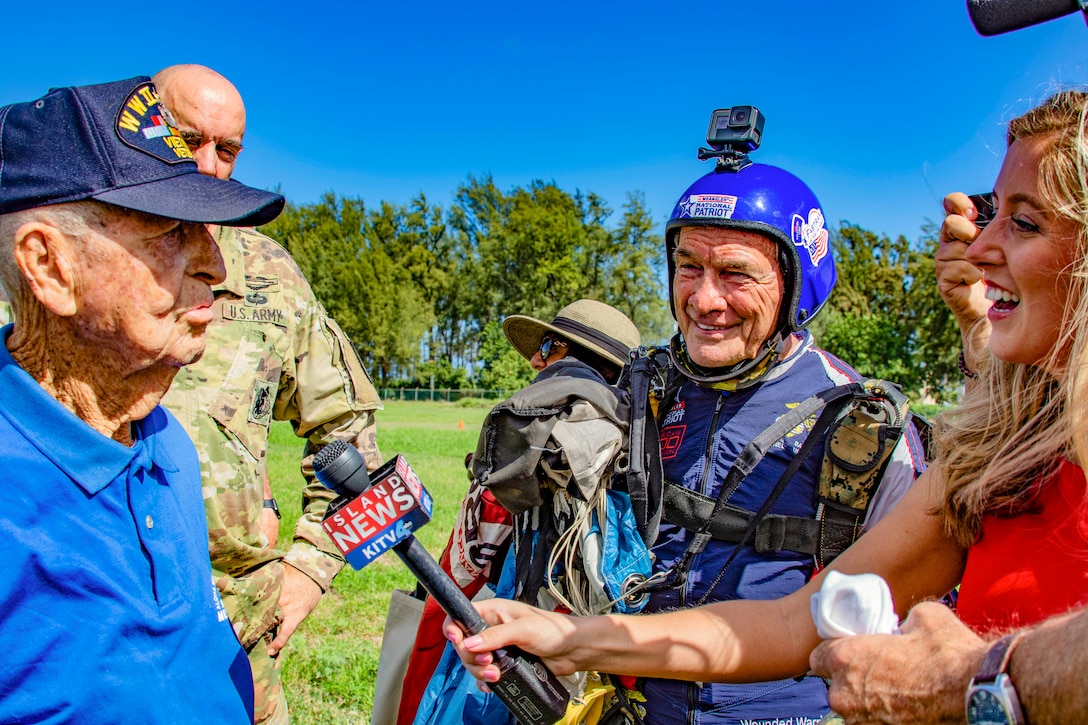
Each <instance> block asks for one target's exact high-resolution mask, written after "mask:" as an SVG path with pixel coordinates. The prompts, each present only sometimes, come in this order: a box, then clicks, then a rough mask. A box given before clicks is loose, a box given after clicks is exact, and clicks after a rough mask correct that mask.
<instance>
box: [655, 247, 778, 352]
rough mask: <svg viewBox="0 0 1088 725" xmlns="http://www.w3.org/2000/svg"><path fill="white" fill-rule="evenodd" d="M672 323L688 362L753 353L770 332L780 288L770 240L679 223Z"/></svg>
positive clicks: (773, 249)
mask: <svg viewBox="0 0 1088 725" xmlns="http://www.w3.org/2000/svg"><path fill="white" fill-rule="evenodd" d="M673 257H674V260H675V263H676V274H675V277H674V278H673V298H674V300H673V301H674V303H675V307H676V322H677V324H678V325H679V327H680V332H681V333H682V334H683V336H684V341H685V342H686V343H687V349H688V354H689V355H690V356H691V359H692V361H693V362H695V363H696V364H697V365H701V366H703V367H707V368H716V367H728V366H730V365H735V364H736V363H738V362H740V361H742V360H750V359H753V358H755V357H756V355H757V354H758V352H759V350H760V348H761V347H762V345H763V343H764V342H765V341H766V340H767V339H768V338H770V336H771V335H772V333H774V330H775V325H776V323H777V321H778V310H779V308H780V307H781V305H782V295H783V292H784V289H785V286H784V282H783V278H782V271H781V270H780V269H779V265H778V254H777V250H776V248H775V245H774V242H772V241H771V240H770V239H768V238H767V237H765V236H763V235H761V234H757V233H755V232H749V231H742V230H739V229H722V228H721V227H684V228H683V229H681V230H680V238H679V241H678V242H677V245H676V250H675V251H674V252H673Z"/></svg>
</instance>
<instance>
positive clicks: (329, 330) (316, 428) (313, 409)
mask: <svg viewBox="0 0 1088 725" xmlns="http://www.w3.org/2000/svg"><path fill="white" fill-rule="evenodd" d="M302 284H305V281H304V280H303V282H302ZM306 291H307V292H309V285H306ZM310 296H311V304H310V305H309V307H308V309H309V310H310V314H308V315H303V319H302V320H300V323H299V330H298V334H297V335H296V341H295V344H296V349H295V351H294V369H293V370H287V369H286V368H285V370H284V375H283V378H284V379H283V381H282V382H281V388H280V392H279V394H278V395H277V400H276V410H275V417H276V418H277V419H278V420H289V421H291V424H292V425H293V426H294V429H295V433H296V435H298V436H299V437H302V438H305V439H306V447H305V451H304V458H303V460H302V475H303V477H304V478H305V480H306V486H305V488H304V489H303V492H302V516H301V517H300V518H299V519H298V522H297V524H296V525H295V533H294V540H293V542H292V545H291V547H290V549H288V551H287V554H286V556H285V557H284V561H285V562H286V563H288V564H290V565H291V566H293V567H295V568H297V569H299V570H300V571H302V572H304V573H305V574H306V575H307V576H309V577H310V578H311V579H313V580H314V581H315V582H317V584H318V585H319V586H320V587H321V588H322V589H323V590H324V589H327V588H328V586H329V584H330V583H331V582H332V579H333V577H334V576H336V574H337V573H338V572H339V571H340V569H341V568H342V567H343V565H344V560H343V559H342V558H341V556H340V555H339V553H338V552H337V551H336V548H335V547H334V546H333V544H332V542H331V541H330V540H329V538H328V535H327V534H326V533H325V531H324V529H322V528H321V519H322V517H323V516H324V515H325V511H326V510H327V509H328V506H329V503H330V501H332V499H333V498H334V496H333V495H332V493H331V492H330V491H328V490H327V489H326V488H325V487H324V486H322V485H321V484H320V483H318V482H317V481H316V480H315V478H314V474H313V457H314V455H315V454H316V453H317V451H318V450H320V449H321V448H322V447H323V446H325V445H326V444H328V443H329V442H331V441H333V440H343V441H347V442H349V443H352V444H353V445H355V447H356V448H358V449H359V451H360V452H361V453H362V454H363V456H364V457H365V458H366V460H367V467H368V468H369V469H370V470H374V469H375V468H377V467H378V466H380V465H381V462H382V460H381V453H380V452H379V450H378V445H377V435H376V430H375V422H374V411H376V410H379V409H381V407H382V406H381V401H380V399H379V398H378V391H377V390H376V389H375V388H374V385H373V383H372V382H371V380H370V376H369V375H368V374H367V372H366V370H365V369H364V368H363V365H362V362H361V361H360V360H359V356H358V354H357V353H356V351H355V347H354V346H353V345H352V343H351V341H350V340H349V339H348V338H347V336H346V335H345V334H344V333H343V331H342V330H341V329H340V326H339V325H337V324H336V322H335V321H334V320H332V319H331V318H330V317H329V316H328V315H327V314H326V312H325V310H324V308H323V307H322V306H321V304H320V303H319V302H318V301H317V300H316V299H315V298H312V292H310Z"/></svg>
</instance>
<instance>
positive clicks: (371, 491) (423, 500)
mask: <svg viewBox="0 0 1088 725" xmlns="http://www.w3.org/2000/svg"><path fill="white" fill-rule="evenodd" d="M371 481H372V485H371V487H370V488H368V489H367V490H366V491H364V492H363V493H361V494H359V495H358V496H356V497H355V498H352V499H342V500H341V501H338V502H336V503H334V504H333V505H332V506H330V507H329V511H328V513H327V514H326V515H325V518H324V520H323V521H322V522H321V525H322V527H324V529H325V531H326V533H328V535H329V537H330V538H331V539H332V542H333V544H335V545H336V548H337V549H339V550H340V553H342V554H343V555H344V558H345V559H347V562H348V563H349V564H351V566H352V567H353V568H355V569H362V568H363V567H364V566H366V565H367V564H369V563H370V562H372V561H374V560H375V559H377V558H378V557H379V556H381V555H382V554H384V553H385V552H387V551H389V549H391V548H393V547H394V546H395V545H396V544H399V543H400V542H401V541H404V540H405V539H407V538H408V537H409V536H411V535H412V534H413V533H414V532H415V530H416V529H418V528H419V527H420V526H423V525H424V524H425V523H427V522H428V521H430V520H431V514H432V512H433V510H434V499H433V498H431V495H430V494H429V493H427V490H426V489H425V488H423V484H422V483H421V482H420V480H419V477H418V476H416V474H415V472H414V471H413V470H412V468H411V467H410V466H409V465H408V462H407V461H405V460H404V456H399V455H398V456H397V457H396V458H394V459H393V460H391V461H388V462H387V463H386V464H385V465H383V466H382V467H381V468H379V469H378V470H377V471H375V472H374V473H373V474H372V475H371Z"/></svg>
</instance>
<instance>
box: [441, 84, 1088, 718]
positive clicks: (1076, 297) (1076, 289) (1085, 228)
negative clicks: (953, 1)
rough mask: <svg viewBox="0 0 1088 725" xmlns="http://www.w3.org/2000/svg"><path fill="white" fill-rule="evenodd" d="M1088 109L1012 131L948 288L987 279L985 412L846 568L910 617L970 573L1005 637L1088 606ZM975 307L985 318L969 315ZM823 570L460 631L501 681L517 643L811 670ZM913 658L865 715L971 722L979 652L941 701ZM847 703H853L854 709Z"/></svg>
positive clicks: (692, 670)
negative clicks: (814, 598)
mask: <svg viewBox="0 0 1088 725" xmlns="http://www.w3.org/2000/svg"><path fill="white" fill-rule="evenodd" d="M1086 115H1088V94H1085V93H1083V92H1079V91H1067V92H1063V93H1059V94H1057V95H1055V96H1053V97H1052V98H1050V99H1049V100H1047V101H1046V102H1045V103H1043V104H1042V105H1041V106H1039V107H1037V108H1035V109H1033V110H1032V111H1031V112H1029V113H1027V114H1025V115H1024V116H1022V117H1020V118H1017V119H1016V120H1014V121H1013V122H1012V123H1011V124H1010V125H1009V131H1008V149H1007V154H1006V157H1005V160H1004V163H1003V165H1002V168H1001V172H1000V174H999V175H998V178H997V181H996V183H995V186H994V198H995V205H996V209H997V212H996V219H995V220H994V221H993V222H991V224H990V225H989V226H987V227H986V229H985V230H984V231H983V232H982V233H981V234H979V235H978V237H977V239H974V241H973V242H972V243H971V244H970V245H969V247H968V248H967V250H966V256H965V260H966V262H968V263H969V264H970V265H971V266H973V267H975V268H977V270H979V271H980V272H981V280H982V281H981V282H978V281H976V282H974V285H968V284H967V282H968V281H969V280H966V279H965V280H964V289H962V290H957V291H952V290H950V291H949V294H948V298H949V304H950V305H952V306H953V309H957V308H956V302H957V301H959V302H965V303H966V298H967V297H968V296H969V295H970V294H971V292H970V290H969V289H967V288H968V287H972V288H973V289H976V290H977V289H978V288H979V285H980V284H982V285H984V286H985V291H984V296H985V298H986V299H987V300H989V302H990V305H989V309H988V310H986V312H985V314H986V317H987V320H988V323H989V326H990V330H989V342H988V352H986V351H979V354H978V355H977V356H972V357H971V358H969V363H970V364H973V365H975V367H976V370H975V372H976V373H977V375H978V376H979V377H978V379H977V381H976V382H975V383H974V385H973V390H972V394H971V396H969V400H968V402H967V405H965V406H964V407H963V408H962V409H961V410H959V411H958V412H956V413H955V414H953V415H950V416H948V417H946V418H945V419H944V420H943V421H942V422H941V424H940V426H939V429H938V450H939V453H938V459H937V461H936V464H935V465H934V466H932V467H931V468H930V469H929V470H928V471H927V472H926V473H925V474H924V475H923V476H922V477H921V478H920V479H919V480H918V482H917V483H916V484H915V486H914V487H913V488H912V489H911V491H910V492H909V493H908V494H907V495H906V496H905V497H904V499H903V500H902V501H901V502H900V504H899V505H898V506H897V507H896V508H895V509H893V510H892V512H891V513H890V514H889V515H888V516H887V518H885V519H884V520H883V521H881V522H880V523H879V524H878V525H877V526H875V527H874V528H873V529H872V530H871V531H869V532H868V533H867V534H866V535H865V536H863V537H862V538H861V539H859V541H858V542H857V543H856V544H855V545H854V546H852V547H851V548H850V549H848V550H847V551H846V553H844V554H843V555H842V556H840V557H839V558H838V559H836V560H835V562H834V564H833V565H832V566H831V567H830V568H832V569H835V570H838V571H841V572H844V573H860V572H875V573H878V574H880V575H881V576H883V577H884V579H886V580H887V582H888V583H889V585H890V586H891V589H892V593H893V598H894V599H895V604H896V608H897V611H899V612H908V611H909V610H910V608H911V607H912V606H913V605H914V604H916V603H918V602H920V601H923V600H926V599H930V598H935V597H939V596H941V595H943V594H944V593H946V592H947V591H949V590H950V589H951V588H952V587H954V586H955V585H956V584H957V583H960V582H961V581H962V582H963V584H962V587H961V593H960V616H961V617H962V618H963V619H964V621H965V622H966V623H967V624H968V625H969V626H970V627H971V628H972V629H973V630H974V631H976V632H978V633H979V634H982V635H986V636H990V637H992V636H993V635H995V634H997V633H1001V632H1004V631H1006V630H1009V629H1012V628H1015V627H1020V626H1027V625H1030V624H1033V623H1035V622H1038V621H1040V620H1043V619H1045V618H1047V617H1049V616H1051V615H1053V614H1057V613H1060V612H1064V611H1066V610H1068V609H1069V608H1071V607H1074V606H1078V605H1080V604H1083V603H1086V602H1088V543H1086V541H1085V537H1086V536H1088V509H1086V506H1085V501H1086V498H1088V496H1086V486H1085V480H1084V474H1083V472H1082V466H1083V464H1084V462H1085V461H1088V421H1085V420H1084V418H1085V416H1086V415H1088V413H1086V412H1085V411H1086V409H1088V405H1086V402H1088V398H1086V394H1088V391H1085V390H1084V388H1085V386H1086V385H1088V382H1086V378H1088V352H1086V351H1085V347H1086V346H1088V313H1086V312H1085V310H1084V309H1083V308H1084V306H1085V303H1086V302H1088V296H1086V294H1085V292H1086V287H1088V190H1086V184H1085V175H1086V173H1088V168H1086V167H1088V139H1086V134H1088V131H1086V124H1088V120H1086ZM968 213H969V214H970V212H968ZM972 218H973V216H972ZM956 221H958V220H956ZM951 227H952V224H951V223H950V224H946V231H947V230H949V229H950V228H951ZM973 236H974V235H973V234H972V235H971V236H970V237H966V238H972V237H973ZM961 238H963V237H961ZM975 294H976V298H977V294H978V293H977V292H975ZM957 314H958V316H960V319H961V323H966V322H970V320H967V319H965V317H964V315H967V314H969V312H968V309H967V307H966V306H965V305H961V306H960V308H958V309H957ZM983 336H985V331H983ZM822 578H823V577H822V576H816V577H814V578H813V580H812V581H811V582H810V583H809V584H808V585H807V586H805V587H804V588H803V589H801V590H799V591H798V592H796V593H794V594H792V595H790V596H788V597H785V598H783V599H779V600H775V601H730V602H720V603H716V604H711V605H707V606H704V607H699V608H695V609H688V610H682V611H676V612H670V613H667V614H655V615H652V616H617V615H608V616H602V617H588V618H574V617H564V616H561V615H556V614H553V613H548V612H542V611H539V610H535V609H533V608H530V607H527V606H525V605H522V604H517V603H513V602H507V601H501V600H495V601H491V602H486V603H482V604H481V605H480V609H481V611H482V612H483V614H484V617H485V618H486V619H487V620H488V621H489V622H492V623H493V624H494V625H495V626H493V627H491V628H490V629H488V630H486V631H485V632H483V633H482V634H480V635H477V636H474V637H469V638H467V639H463V636H462V635H461V634H460V633H459V631H457V630H456V628H455V627H452V626H447V633H448V636H449V637H450V638H451V639H452V640H453V641H454V642H455V643H456V644H457V646H458V649H459V653H460V655H461V658H462V661H463V662H464V663H465V665H466V667H468V669H469V670H470V671H471V672H472V673H473V675H475V676H476V677H478V678H479V679H481V680H483V681H484V682H493V681H495V680H496V679H497V677H498V671H497V668H496V667H495V666H494V664H492V662H491V656H490V654H489V653H490V651H491V650H493V649H495V648H497V647H500V646H504V645H508V644H516V645H519V646H521V647H523V648H524V649H526V650H529V651H532V652H535V653H537V654H539V655H541V656H542V657H543V658H544V661H545V662H546V663H547V664H548V666H549V667H551V668H552V670H553V671H554V672H556V673H557V674H564V673H569V672H573V671H577V670H585V669H596V670H600V671H604V672H617V673H623V674H633V675H646V676H656V677H669V678H678V679H686V680H697V681H712V680H713V681H759V680H770V679H774V678H781V677H787V676H791V675H799V674H802V673H804V672H805V671H806V670H807V669H808V667H809V656H810V653H812V651H813V649H814V648H815V647H816V646H817V645H818V644H819V643H820V639H819V636H818V635H817V633H816V630H815V627H814V625H813V622H812V616H811V614H810V608H809V599H810V596H811V595H812V594H813V593H814V592H815V591H817V590H818V588H819V586H820V583H821V581H822ZM932 606H937V605H932ZM922 614H923V615H924V617H923V618H924V619H925V620H926V621H935V622H936V623H937V624H939V625H940V627H937V628H936V629H939V630H940V631H941V633H942V636H943V637H944V640H943V641H938V640H937V639H936V638H933V644H934V648H936V645H937V644H942V643H943V642H950V643H954V642H956V641H959V640H957V639H956V637H954V636H952V634H951V633H950V632H951V631H955V632H958V633H960V635H961V638H962V633H963V631H965V628H964V627H962V625H959V624H958V623H954V622H953V623H951V625H950V624H949V622H948V621H947V620H945V619H943V618H942V617H944V616H946V615H944V614H943V613H934V612H933V611H932V610H931V609H929V608H925V609H923V610H922ZM947 616H950V615H947ZM952 625H954V626H952ZM950 627H951V629H950ZM905 629H907V630H908V631H910V629H911V627H910V623H909V622H908V623H907V624H906V625H905ZM968 634H969V637H971V638H975V639H974V640H971V641H972V644H973V643H974V642H975V641H977V635H974V634H970V633H968ZM908 636H909V635H908ZM904 639H906V638H904ZM972 651H975V650H972ZM821 664H823V663H821ZM898 664H899V665H900V667H898V668H888V669H898V673H897V676H898V680H897V681H896V682H892V681H891V680H890V679H889V680H888V681H886V682H880V683H873V685H874V688H877V686H878V685H879V687H880V688H882V689H881V690H880V692H879V697H874V698H873V701H879V704H881V705H882V706H883V707H884V710H883V711H881V712H879V713H876V714H872V713H870V714H864V713H863V712H862V711H861V710H859V711H858V716H859V717H860V718H861V720H862V721H867V720H868V719H869V718H876V719H891V718H894V717H899V718H901V719H902V720H903V721H919V720H940V719H942V718H952V719H958V720H959V721H960V722H962V721H963V717H964V712H965V707H964V690H965V689H966V687H967V680H968V679H969V678H970V675H971V674H973V671H972V670H971V669H970V666H977V664H978V658H977V657H976V658H975V659H974V660H973V661H972V662H971V663H970V665H969V667H968V669H966V670H964V671H963V672H959V673H957V676H958V678H959V680H958V692H956V693H955V697H951V696H950V695H949V694H948V692H947V691H945V690H941V696H940V697H933V696H932V695H933V689H934V688H935V687H938V689H939V683H937V682H936V680H937V679H938V676H937V675H938V674H939V673H935V672H934V667H933V666H932V664H931V663H930V662H929V661H927V660H925V659H917V660H916V661H910V660H903V661H900V662H899V663H898ZM854 674H855V675H857V673H854ZM859 676H860V675H859ZM908 680H909V682H907V681H908ZM947 689H948V688H947V687H946V690H947ZM953 689H954V688H953ZM831 704H832V706H833V707H835V708H837V709H840V706H841V704H842V703H840V702H838V701H836V700H834V699H833V700H832V703H831ZM1033 715H1034V714H1033ZM1009 722H1015V720H1009ZM1032 722H1033V723H1034V722H1036V719H1035V718H1034V716H1033V719H1032Z"/></svg>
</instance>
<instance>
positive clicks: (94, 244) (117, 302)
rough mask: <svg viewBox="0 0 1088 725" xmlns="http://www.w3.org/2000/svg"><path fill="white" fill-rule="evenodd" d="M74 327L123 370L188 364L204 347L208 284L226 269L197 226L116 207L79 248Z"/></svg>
mask: <svg viewBox="0 0 1088 725" xmlns="http://www.w3.org/2000/svg"><path fill="white" fill-rule="evenodd" d="M82 248H83V250H84V251H83V254H82V269H81V270H80V277H81V279H82V280H83V283H82V284H81V285H80V290H79V295H80V296H79V301H78V305H77V312H76V324H77V325H78V327H79V332H80V334H81V335H82V336H83V337H84V338H85V339H87V340H89V341H90V342H91V343H93V344H95V345H97V347H98V349H101V351H102V354H103V355H109V356H111V357H112V358H113V361H114V362H116V364H117V366H118V367H119V368H121V369H122V370H123V371H133V372H134V371H139V370H145V369H147V368H151V367H157V366H160V367H161V366H165V367H170V368H176V367H180V366H181V365H188V364H189V363H192V362H195V361H196V360H198V359H199V358H200V356H201V354H203V352H204V331H205V329H206V328H207V326H208V323H210V322H211V321H212V317H213V313H212V308H211V306H212V290H211V285H212V284H216V283H218V282H221V281H223V279H224V277H225V275H226V270H225V268H224V266H223V258H222V256H220V254H219V248H218V246H216V244H215V241H214V239H213V238H212V236H211V235H210V234H209V233H208V231H207V229H206V228H205V227H204V225H203V224H191V223H182V222H177V221H174V220H171V219H164V218H162V217H157V216H153V215H150V214H143V213H139V212H128V211H123V210H121V211H118V212H117V213H116V214H115V215H113V216H112V218H111V219H110V220H109V221H108V222H107V223H106V224H105V226H104V227H103V228H95V227H91V229H90V230H89V231H88V232H87V234H86V238H85V240H84V242H83V245H82Z"/></svg>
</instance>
